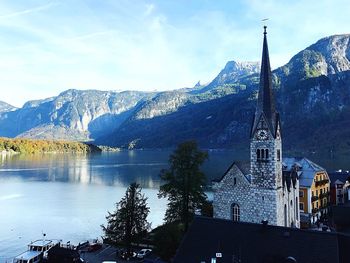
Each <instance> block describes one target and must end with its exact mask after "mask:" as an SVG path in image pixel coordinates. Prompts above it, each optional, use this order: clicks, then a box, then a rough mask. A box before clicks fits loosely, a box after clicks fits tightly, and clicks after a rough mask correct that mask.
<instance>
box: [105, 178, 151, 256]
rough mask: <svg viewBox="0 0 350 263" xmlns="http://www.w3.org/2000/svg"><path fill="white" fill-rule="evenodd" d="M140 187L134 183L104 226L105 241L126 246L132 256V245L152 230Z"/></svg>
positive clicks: (145, 201) (144, 198)
mask: <svg viewBox="0 0 350 263" xmlns="http://www.w3.org/2000/svg"><path fill="white" fill-rule="evenodd" d="M141 190H142V189H141V187H140V185H138V184H136V183H132V184H131V185H130V186H129V187H128V189H127V190H126V193H125V196H124V197H123V198H122V199H121V200H120V202H119V203H117V204H116V210H115V211H114V212H113V213H110V212H108V215H107V216H106V219H107V226H104V225H102V226H101V227H102V229H103V231H104V234H105V239H106V240H107V241H108V242H110V243H112V244H121V245H124V246H126V248H127V252H128V254H129V255H131V243H134V242H138V241H139V240H140V239H141V238H142V237H143V236H144V235H145V234H146V233H147V231H148V230H149V229H150V226H151V225H150V223H148V222H147V216H148V214H149V207H148V206H147V198H146V197H145V196H144V194H142V193H141Z"/></svg>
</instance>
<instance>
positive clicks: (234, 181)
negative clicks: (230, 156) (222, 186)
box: [233, 177, 237, 185]
mask: <svg viewBox="0 0 350 263" xmlns="http://www.w3.org/2000/svg"><path fill="white" fill-rule="evenodd" d="M233 184H234V185H236V184H237V179H236V177H235V178H233Z"/></svg>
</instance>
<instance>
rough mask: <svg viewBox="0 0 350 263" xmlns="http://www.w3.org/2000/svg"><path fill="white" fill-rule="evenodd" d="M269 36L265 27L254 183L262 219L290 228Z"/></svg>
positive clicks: (254, 135) (255, 123)
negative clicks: (268, 42) (273, 88)
mask: <svg viewBox="0 0 350 263" xmlns="http://www.w3.org/2000/svg"><path fill="white" fill-rule="evenodd" d="M266 35H267V32H266V26H264V40H263V52H262V60H261V71H260V84H259V94H258V102H257V107H256V111H255V116H254V121H253V125H252V128H251V133H250V169H251V170H250V171H251V182H252V187H253V188H254V189H255V194H256V196H257V199H256V202H257V203H260V209H259V210H260V211H259V212H258V213H259V214H260V218H261V219H263V220H267V221H268V222H269V223H270V224H273V225H281V226H282V225H285V226H288V225H290V224H289V221H288V222H287V221H286V220H285V218H286V217H287V214H288V210H290V205H289V204H288V201H289V198H285V193H284V189H283V180H282V176H283V175H282V140H281V123H280V119H279V114H278V112H277V111H276V108H275V100H274V96H273V91H272V73H271V66H270V58H269V49H268V45H267V38H266ZM285 199H287V200H285ZM287 205H288V206H287ZM296 205H298V204H296ZM284 210H286V211H284ZM285 214H286V215H285Z"/></svg>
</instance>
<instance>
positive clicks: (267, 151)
mask: <svg viewBox="0 0 350 263" xmlns="http://www.w3.org/2000/svg"><path fill="white" fill-rule="evenodd" d="M265 158H266V159H269V150H268V149H265Z"/></svg>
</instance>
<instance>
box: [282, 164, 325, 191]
mask: <svg viewBox="0 0 350 263" xmlns="http://www.w3.org/2000/svg"><path fill="white" fill-rule="evenodd" d="M282 165H283V171H291V170H292V168H293V166H294V165H297V166H298V167H299V171H298V175H299V184H300V186H304V187H311V185H312V183H313V181H314V177H315V173H317V172H326V169H324V168H323V167H321V166H320V165H318V164H316V163H314V162H312V161H311V160H309V159H307V158H305V157H287V158H283V160H282Z"/></svg>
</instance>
